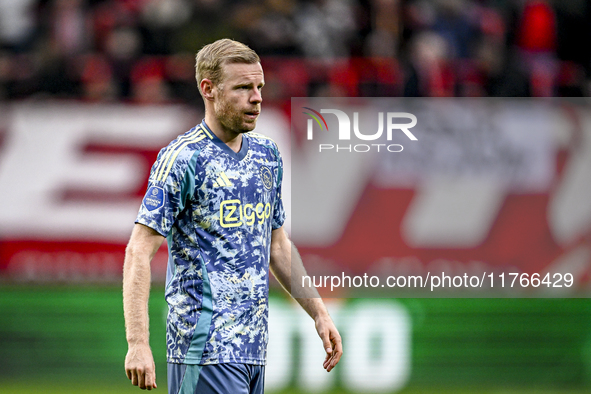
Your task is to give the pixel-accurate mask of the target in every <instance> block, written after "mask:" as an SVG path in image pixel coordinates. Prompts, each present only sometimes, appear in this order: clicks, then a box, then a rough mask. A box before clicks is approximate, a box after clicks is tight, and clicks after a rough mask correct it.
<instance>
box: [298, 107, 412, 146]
mask: <svg viewBox="0 0 591 394" xmlns="http://www.w3.org/2000/svg"><path fill="white" fill-rule="evenodd" d="M302 108H304V109H307V110H309V111H311V112H312V113H310V112H303V113H304V114H306V115H309V116H310V117H311V118H312V119H308V124H307V138H308V140H312V139H313V138H314V121H316V123H317V124H318V126H320V129H321V130H324V129H325V128H326V131H328V124H327V123H326V119H324V116H322V114H321V113H328V114H333V115H335V116H336V117H337V122H338V125H339V130H338V136H339V141H348V140H351V119H350V118H349V115H347V114H346V113H345V112H343V111H341V110H338V109H321V110H320V112H318V111H316V110H314V109H312V108H309V107H302ZM384 118H385V119H387V121H386V138H387V140H388V141H391V140H392V134H393V131H394V130H400V131H402V132H403V133H404V134H405V135H406V136H407V137H408V138H409V139H410V140H411V141H417V137H415V136H414V134H413V133H411V132H410V130H409V129H411V128H413V127H414V126H416V124H417V117H416V116H414V115H413V114H411V113H408V112H388V113H386V116H384V113H383V112H379V113H378V131H376V132H375V133H373V134H363V133H362V132H361V131H360V129H359V112H353V133H354V134H355V137H357V139H359V140H362V141H375V140H377V139H379V138H381V136H382V134H383V133H384ZM394 119H408V120H410V123H394ZM382 147H383V150H384V151H388V152H402V150H403V149H404V147H403V146H402V145H400V144H388V145H387V144H349V145H339V144H336V145H334V144H319V145H318V149H319V152H323V151H334V152H337V153H338V152H339V151H347V152H369V151H370V150H376V151H377V152H380V149H381V148H382Z"/></svg>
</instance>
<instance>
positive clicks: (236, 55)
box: [195, 38, 261, 94]
mask: <svg viewBox="0 0 591 394" xmlns="http://www.w3.org/2000/svg"><path fill="white" fill-rule="evenodd" d="M260 61H261V59H260V58H259V55H257V54H256V52H255V51H253V50H252V49H250V48H249V47H248V46H247V45H244V44H243V43H241V42H238V41H234V40H230V39H229V38H223V39H221V40H217V41H215V42H212V43H211V44H207V45H205V46H204V47H203V48H201V50H200V51H199V52H197V55H196V56H195V79H196V80H197V87H198V88H199V92H200V93H201V94H203V92H201V81H202V80H203V79H205V78H207V79H209V80H211V82H213V83H214V84H220V83H221V82H222V80H223V70H222V66H223V65H224V64H227V63H246V64H255V63H259V62H260Z"/></svg>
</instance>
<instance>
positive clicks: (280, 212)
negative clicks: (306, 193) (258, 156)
mask: <svg viewBox="0 0 591 394" xmlns="http://www.w3.org/2000/svg"><path fill="white" fill-rule="evenodd" d="M275 154H276V156H277V176H276V179H277V184H276V188H277V189H276V193H275V201H274V205H273V220H272V221H271V226H272V228H273V230H277V229H278V228H280V227H281V226H283V223H284V222H285V209H284V208H283V199H282V194H281V185H282V183H283V159H282V158H281V155H280V154H279V150H278V149H277V148H275Z"/></svg>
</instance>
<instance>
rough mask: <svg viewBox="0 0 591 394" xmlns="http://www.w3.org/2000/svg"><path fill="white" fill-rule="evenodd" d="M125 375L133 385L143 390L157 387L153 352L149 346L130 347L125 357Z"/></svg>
mask: <svg viewBox="0 0 591 394" xmlns="http://www.w3.org/2000/svg"><path fill="white" fill-rule="evenodd" d="M125 373H126V374H127V378H128V379H129V380H131V384H133V385H134V386H139V387H140V388H141V389H142V390H146V389H148V390H152V389H153V388H154V389H155V388H156V387H158V386H156V367H155V365H154V357H153V356H152V350H151V349H150V346H148V345H134V346H130V347H129V350H128V351H127V356H126V357H125Z"/></svg>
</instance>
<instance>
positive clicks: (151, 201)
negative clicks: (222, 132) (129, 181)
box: [135, 148, 196, 237]
mask: <svg viewBox="0 0 591 394" xmlns="http://www.w3.org/2000/svg"><path fill="white" fill-rule="evenodd" d="M193 153H195V155H196V152H191V151H188V150H186V151H184V152H178V154H177V155H176V156H173V157H171V155H170V154H168V152H167V150H166V148H165V149H163V150H162V151H161V152H160V154H159V155H158V159H157V160H156V162H155V163H154V165H153V166H152V169H151V171H150V179H149V182H148V190H147V191H146V194H145V196H144V198H143V200H142V205H141V207H140V210H139V212H138V215H137V218H136V221H135V222H136V223H140V224H143V225H145V226H148V227H150V228H152V229H154V230H155V231H157V232H158V233H160V234H161V235H162V236H165V237H166V236H167V235H168V233H169V232H170V229H171V228H172V226H173V224H174V222H175V220H176V218H177V216H178V215H179V213H180V212H181V211H182V210H183V208H184V205H185V201H186V198H187V195H188V193H190V192H192V190H191V185H194V170H193V171H191V168H192V167H191V165H190V162H192V161H193V160H191V158H192V157H191V156H193ZM192 178H193V179H192Z"/></svg>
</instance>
